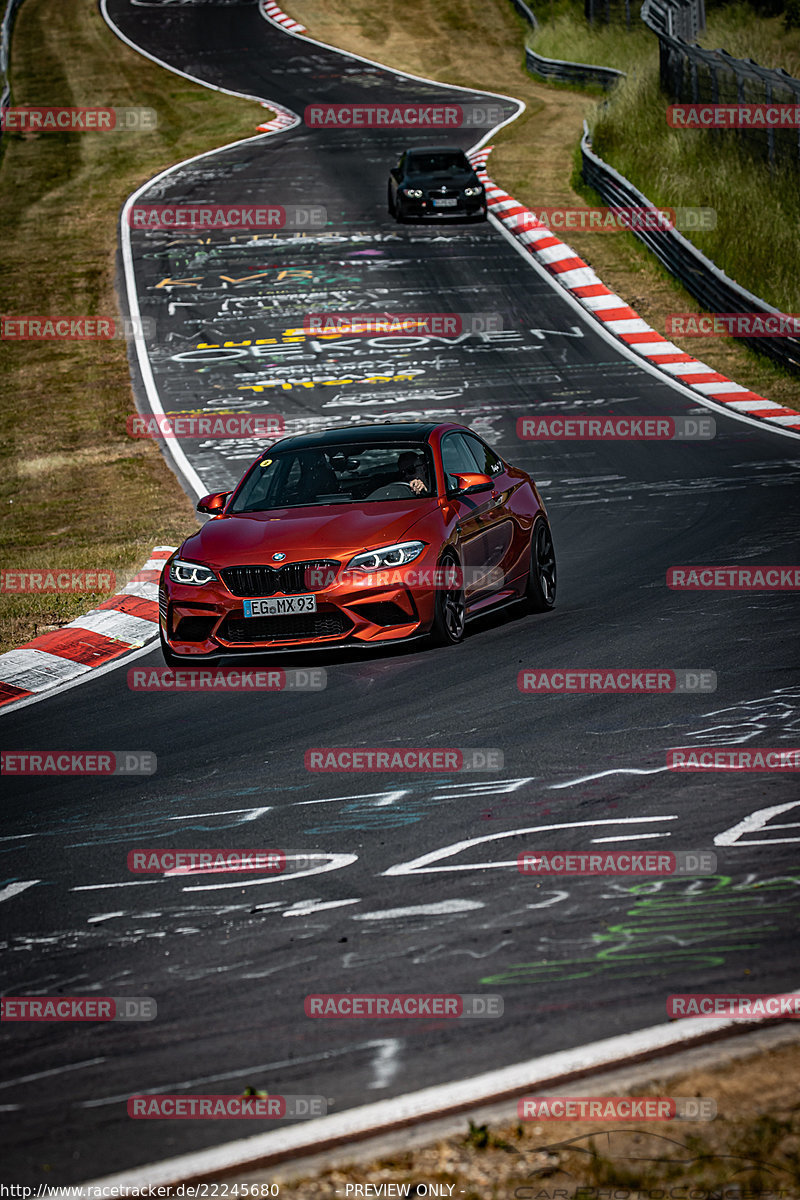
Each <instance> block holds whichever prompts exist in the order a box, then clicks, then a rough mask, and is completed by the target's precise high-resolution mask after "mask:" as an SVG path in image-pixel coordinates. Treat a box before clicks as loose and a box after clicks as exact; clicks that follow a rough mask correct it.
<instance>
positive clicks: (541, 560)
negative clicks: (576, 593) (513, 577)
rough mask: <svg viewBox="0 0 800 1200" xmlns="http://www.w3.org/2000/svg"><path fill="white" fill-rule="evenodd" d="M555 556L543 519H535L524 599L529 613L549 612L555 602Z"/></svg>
mask: <svg viewBox="0 0 800 1200" xmlns="http://www.w3.org/2000/svg"><path fill="white" fill-rule="evenodd" d="M556 583H557V571H556V554H555V550H554V548H553V535H552V534H551V532H550V526H549V525H548V523H547V521H546V520H545V518H544V517H537V518H536V520H535V521H534V523H533V530H532V531H531V558H530V566H529V568H528V582H527V585H526V587H525V597H526V599H527V601H528V607H529V608H530V610H531V612H549V611H550V609H551V608H553V607H554V605H555V602H556Z"/></svg>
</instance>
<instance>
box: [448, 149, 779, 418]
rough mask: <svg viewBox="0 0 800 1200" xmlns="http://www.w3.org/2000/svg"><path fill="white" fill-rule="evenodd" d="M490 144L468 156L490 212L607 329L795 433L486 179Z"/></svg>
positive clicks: (706, 389)
mask: <svg viewBox="0 0 800 1200" xmlns="http://www.w3.org/2000/svg"><path fill="white" fill-rule="evenodd" d="M492 149H493V147H492V146H484V147H483V149H481V150H478V151H475V152H474V153H472V154H470V155H469V158H470V161H471V162H472V164H473V166H474V167H475V170H476V172H477V175H478V178H479V179H480V180H481V182H482V183H483V185H484V187H485V188H486V204H487V208H488V210H489V212H491V214H492V215H493V216H494V217H496V218H497V219H498V220H499V221H500V222H501V223H502V225H503V226H504V227H505V228H506V229H507V230H508V232H509V233H511V234H512V235H513V236H514V237H515V238H516V239H517V240H518V241H519V242H521V243H522V245H523V246H524V247H525V248H526V250H527V251H528V252H529V253H530V254H532V255H533V256H535V258H536V260H537V262H539V263H540V264H541V265H542V266H543V267H545V268H546V270H547V271H548V272H549V273H550V274H551V275H552V276H553V277H554V279H555V280H556V281H557V282H558V283H559V284H560V285H561V286H562V287H563V288H565V289H566V290H567V291H568V292H570V294H571V295H572V296H574V297H575V298H576V299H577V300H578V301H579V302H580V304H581V305H582V306H583V308H585V309H586V310H587V311H588V312H589V313H591V315H592V316H593V317H595V318H596V320H598V321H600V322H602V324H603V326H604V327H605V328H606V329H607V330H608V331H609V332H610V333H612V334H614V335H615V336H616V337H617V338H619V339H620V341H622V342H624V343H625V344H626V345H627V346H628V347H629V349H630V350H632V351H634V353H636V354H639V355H641V357H642V358H645V359H647V361H648V362H649V363H652V364H653V365H654V366H656V367H658V368H659V369H660V370H661V371H663V372H665V374H667V375H669V376H670V377H671V378H672V379H674V380H675V381H676V382H678V383H682V384H685V385H686V386H687V387H688V388H690V389H692V390H693V391H695V392H697V393H698V394H699V395H700V396H702V397H703V399H704V400H710V401H713V402H714V403H716V404H719V405H724V406H726V407H728V408H731V409H733V410H734V411H735V412H738V413H743V414H746V415H747V416H748V417H754V418H757V419H759V420H763V421H765V422H769V423H770V424H772V425H778V426H780V427H781V428H783V429H789V430H797V431H798V432H800V412H796V411H795V410H794V409H791V408H784V407H783V406H782V405H780V404H776V403H775V401H774V400H768V399H767V398H766V397H765V396H760V395H759V394H758V393H757V392H751V391H749V390H748V389H747V388H746V387H742V385H741V384H739V383H734V382H733V380H731V379H728V377H727V376H726V375H721V374H720V373H719V372H718V371H715V370H714V368H713V367H710V366H708V364H707V363H704V362H700V361H699V360H698V359H696V358H693V357H692V355H691V354H686V353H684V351H683V350H681V348H680V346H676V345H675V343H674V342H670V341H668V340H667V339H666V338H665V337H663V336H662V335H661V334H660V333H658V332H657V331H656V330H655V329H653V327H652V326H651V325H648V324H647V322H646V321H643V320H642V318H641V317H640V316H639V314H638V313H637V312H635V310H634V309H632V308H631V307H630V305H629V304H628V303H627V302H626V301H625V300H623V299H622V297H621V296H617V295H616V294H615V293H614V292H612V291H611V289H610V288H607V287H606V286H605V284H604V283H603V281H602V280H601V279H600V277H599V276H598V275H596V274H595V272H594V271H593V270H592V268H591V267H590V266H589V265H588V264H587V263H585V262H584V261H583V259H582V258H579V257H578V255H577V254H576V253H575V251H574V250H573V249H572V247H571V246H568V245H567V244H566V242H562V241H561V239H560V238H558V237H556V236H555V234H554V233H553V232H552V230H550V229H549V228H548V227H547V226H546V225H543V224H542V222H541V221H539V220H538V219H537V218H536V217H535V216H534V214H533V213H532V212H531V210H530V209H529V208H526V207H525V205H524V204H520V203H519V201H518V200H515V199H514V198H513V196H509V194H508V192H504V191H503V189H502V188H500V187H498V186H497V184H496V183H495V182H494V180H493V179H491V177H490V176H489V175H488V174H487V171H486V160H487V158H488V157H489V155H490V154H491V152H492Z"/></svg>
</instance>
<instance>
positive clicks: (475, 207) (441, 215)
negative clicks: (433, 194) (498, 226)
mask: <svg viewBox="0 0 800 1200" xmlns="http://www.w3.org/2000/svg"><path fill="white" fill-rule="evenodd" d="M398 208H399V212H400V215H401V216H403V217H419V218H421V219H433V220H439V219H444V220H448V219H452V218H454V217H459V218H461V219H462V220H463V219H464V217H485V216H486V198H485V197H484V196H462V197H460V198H459V200H458V201H457V203H456V204H455V205H453V206H452V207H450V206H448V207H446V208H439V207H438V206H437V205H435V204H434V203H433V200H432V199H430V198H424V199H422V200H417V199H413V198H410V197H408V196H403V197H401V198H400V200H399V201H398Z"/></svg>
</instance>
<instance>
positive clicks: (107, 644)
mask: <svg viewBox="0 0 800 1200" xmlns="http://www.w3.org/2000/svg"><path fill="white" fill-rule="evenodd" d="M174 549H175V547H174V546H155V547H154V548H153V551H152V553H151V555H150V557H149V558H148V560H147V562H146V563H145V564H144V566H143V567H142V569H141V570H140V571H139V572H137V574H136V575H134V576H133V578H132V579H131V580H130V582H129V583H126V584H125V587H124V588H123V589H122V591H121V592H118V593H117V595H116V596H111V597H110V598H109V599H108V600H104V601H103V602H102V604H100V605H99V606H98V607H97V608H93V609H92V610H91V611H90V612H88V613H86V614H85V616H82V617H78V619H77V620H76V621H70V623H69V625H65V626H64V627H63V628H62V629H56V630H53V632H52V633H43V634H41V635H40V636H39V637H37V638H34V639H33V641H32V642H25V644H24V645H22V646H18V647H17V649H16V650H9V651H8V652H7V653H6V654H0V707H2V706H4V705H6V704H13V703H14V702H15V701H18V700H24V699H27V698H28V697H29V696H33V695H35V694H37V693H40V692H47V691H50V690H51V689H52V688H57V687H59V686H61V685H62V684H64V683H66V682H68V681H70V680H72V679H74V678H75V677H76V676H78V675H85V674H87V673H88V672H90V671H92V670H93V669H95V668H97V667H101V666H103V665H104V664H105V663H107V662H110V661H112V660H113V659H115V658H121V657H122V655H124V654H128V653H130V651H131V650H138V649H139V648H140V647H141V646H145V645H146V644H147V643H148V642H151V641H153V640H154V639H155V638H156V637H158V580H159V576H160V574H161V571H162V568H163V566H164V561H165V559H167V558H169V556H170V554H172V551H173V550H174Z"/></svg>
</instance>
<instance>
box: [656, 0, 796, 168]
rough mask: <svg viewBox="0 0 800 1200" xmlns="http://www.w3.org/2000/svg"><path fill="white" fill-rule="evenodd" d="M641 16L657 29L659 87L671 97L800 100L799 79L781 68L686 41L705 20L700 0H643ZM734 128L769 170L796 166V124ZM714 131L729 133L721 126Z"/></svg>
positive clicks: (708, 101)
mask: <svg viewBox="0 0 800 1200" xmlns="http://www.w3.org/2000/svg"><path fill="white" fill-rule="evenodd" d="M642 20H643V21H644V22H645V24H646V25H647V26H648V27H649V28H650V29H652V30H653V32H654V33H655V34H657V35H658V42H659V59H660V79H661V90H662V91H663V92H665V93H666V95H667V96H669V97H670V99H671V100H672V101H673V102H679V103H680V102H682V103H691V104H703V103H706V104H763V105H769V106H773V105H776V104H789V105H794V106H800V79H795V78H793V76H791V75H789V74H788V72H786V71H784V70H783V69H781V68H778V69H776V70H775V69H772V68H770V67H762V66H759V64H758V63H757V62H755V61H754V60H753V59H752V58H734V57H733V55H732V54H728V52H727V51H726V50H704V49H703V47H702V46H697V45H690V44H689V43H690V42H694V41H695V40H696V38H697V34H698V32H699V31H700V29H702V28H704V26H705V11H704V7H703V0H645V3H644V4H643V5H642ZM736 134H737V136H738V138H739V143H740V145H741V146H742V147H743V148H745V149H746V150H747V151H748V153H750V154H751V155H753V156H755V157H758V158H765V159H766V160H767V162H768V163H769V166H770V170H776V169H780V168H784V167H791V168H793V169H794V168H798V167H800V128H792V127H791V126H786V127H778V128H775V127H774V126H773V127H769V126H766V125H762V126H760V127H754V126H753V125H750V126H743V127H742V128H739V129H737V130H736ZM718 136H720V137H722V136H730V135H729V132H728V130H725V132H724V133H723V132H722V131H721V130H720V131H718Z"/></svg>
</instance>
